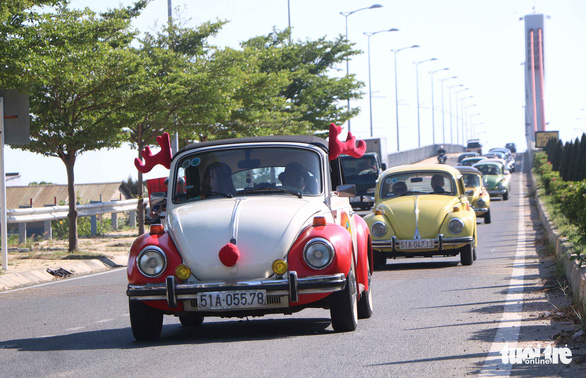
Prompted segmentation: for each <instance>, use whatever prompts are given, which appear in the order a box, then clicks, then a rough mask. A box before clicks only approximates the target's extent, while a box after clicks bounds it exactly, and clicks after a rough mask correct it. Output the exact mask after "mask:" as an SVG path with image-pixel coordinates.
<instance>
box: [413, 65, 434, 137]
mask: <svg viewBox="0 0 586 378" xmlns="http://www.w3.org/2000/svg"><path fill="white" fill-rule="evenodd" d="M434 60H437V58H431V59H425V60H420V61H418V62H413V64H415V83H416V86H417V142H418V146H417V147H421V120H420V116H419V65H420V64H421V63H425V62H431V61H434Z"/></svg>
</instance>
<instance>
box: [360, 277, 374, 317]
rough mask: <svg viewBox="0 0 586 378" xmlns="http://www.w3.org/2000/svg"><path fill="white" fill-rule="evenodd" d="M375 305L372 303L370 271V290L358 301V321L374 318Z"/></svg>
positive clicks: (364, 292)
mask: <svg viewBox="0 0 586 378" xmlns="http://www.w3.org/2000/svg"><path fill="white" fill-rule="evenodd" d="M373 311H374V305H373V303H372V273H371V272H370V269H369V270H368V290H366V291H363V292H362V296H361V297H360V300H359V301H358V319H368V318H370V317H371V316H372V312H373Z"/></svg>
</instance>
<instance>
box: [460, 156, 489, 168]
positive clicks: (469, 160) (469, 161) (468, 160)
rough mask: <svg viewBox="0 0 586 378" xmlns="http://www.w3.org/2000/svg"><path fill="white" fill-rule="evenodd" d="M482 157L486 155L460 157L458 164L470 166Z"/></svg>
mask: <svg viewBox="0 0 586 378" xmlns="http://www.w3.org/2000/svg"><path fill="white" fill-rule="evenodd" d="M484 159H486V157H484V156H474V157H469V158H465V159H462V161H461V162H460V165H461V166H464V167H471V166H473V165H474V164H476V163H478V162H479V161H481V160H484Z"/></svg>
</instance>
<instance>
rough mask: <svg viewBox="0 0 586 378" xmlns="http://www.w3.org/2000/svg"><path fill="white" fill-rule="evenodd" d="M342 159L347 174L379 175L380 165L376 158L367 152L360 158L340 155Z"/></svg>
mask: <svg viewBox="0 0 586 378" xmlns="http://www.w3.org/2000/svg"><path fill="white" fill-rule="evenodd" d="M340 160H341V161H342V169H343V171H344V175H345V176H357V175H377V176H378V166H377V164H376V158H375V157H374V156H372V155H368V154H365V155H364V156H362V157H360V158H355V157H352V156H348V155H343V156H340Z"/></svg>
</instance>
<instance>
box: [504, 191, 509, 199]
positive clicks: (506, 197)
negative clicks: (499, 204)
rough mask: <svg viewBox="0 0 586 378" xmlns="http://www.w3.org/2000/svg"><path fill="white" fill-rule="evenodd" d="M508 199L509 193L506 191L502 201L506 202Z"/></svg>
mask: <svg viewBox="0 0 586 378" xmlns="http://www.w3.org/2000/svg"><path fill="white" fill-rule="evenodd" d="M508 199H509V191H508V190H507V191H506V192H505V194H503V200H504V201H506V200H508Z"/></svg>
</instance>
